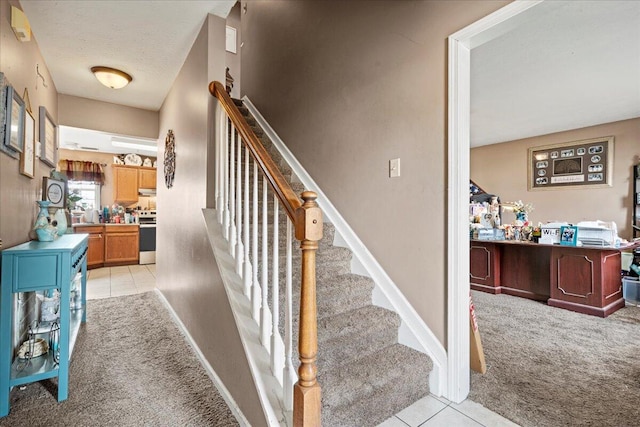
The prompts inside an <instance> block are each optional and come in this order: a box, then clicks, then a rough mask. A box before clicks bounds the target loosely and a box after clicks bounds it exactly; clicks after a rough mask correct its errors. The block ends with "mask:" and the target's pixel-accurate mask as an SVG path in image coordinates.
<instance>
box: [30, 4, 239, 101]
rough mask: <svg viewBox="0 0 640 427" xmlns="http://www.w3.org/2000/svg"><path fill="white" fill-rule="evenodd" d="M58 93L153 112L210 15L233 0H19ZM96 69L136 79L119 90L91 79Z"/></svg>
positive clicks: (221, 11) (225, 9) (223, 13)
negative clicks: (128, 75)
mask: <svg viewBox="0 0 640 427" xmlns="http://www.w3.org/2000/svg"><path fill="white" fill-rule="evenodd" d="M20 4H21V5H22V8H23V10H24V12H25V14H26V15H27V18H28V19H29V23H30V24H31V29H32V31H33V35H34V37H35V38H36V40H37V42H38V46H39V47H40V51H41V52H42V55H43V57H44V59H45V61H46V63H47V67H48V68H49V71H50V72H51V76H52V78H53V81H54V83H55V85H56V89H57V90H58V92H59V93H63V94H67V95H75V96H80V97H84V98H90V99H97V100H100V101H106V102H111V103H115V104H123V105H129V106H132V107H138V108H144V109H148V110H154V111H155V110H158V109H160V106H161V105H162V102H163V101H164V98H165V96H166V95H167V93H168V91H169V89H170V87H171V85H172V84H173V81H174V79H175V77H176V76H177V75H178V71H180V68H181V67H182V64H183V63H184V60H185V58H186V56H187V54H188V52H189V49H190V48H191V46H192V44H193V42H194V40H195V38H196V36H197V35H198V31H199V30H200V28H201V27H202V24H203V23H204V20H205V18H206V16H207V14H208V13H211V14H214V15H217V16H220V17H223V18H226V17H227V15H228V14H229V11H230V10H231V8H232V7H233V5H234V4H235V0H225V1H222V0H219V1H169V0H166V1H165V0H161V1H152V0H145V1H137V0H127V1H107V0H105V1H88V0H83V1H42V0H21V1H20ZM96 65H104V66H108V67H113V68H118V69H121V70H123V71H125V72H127V73H129V74H130V75H132V76H133V81H132V82H131V83H130V84H129V85H128V86H126V87H125V88H123V89H118V90H113V89H108V88H106V87H104V86H102V85H101V84H99V83H98V81H97V80H96V79H95V77H94V76H93V74H92V73H91V71H90V68H91V67H93V66H96Z"/></svg>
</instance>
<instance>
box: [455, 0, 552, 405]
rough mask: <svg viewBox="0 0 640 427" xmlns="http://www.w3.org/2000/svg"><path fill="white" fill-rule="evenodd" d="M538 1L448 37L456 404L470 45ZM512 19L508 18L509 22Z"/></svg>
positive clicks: (464, 336) (464, 290)
mask: <svg viewBox="0 0 640 427" xmlns="http://www.w3.org/2000/svg"><path fill="white" fill-rule="evenodd" d="M541 1H542V0H535V1H515V2H513V3H510V4H508V5H507V6H505V7H503V8H501V9H499V10H497V11H496V12H494V13H492V14H491V15H488V16H486V17H485V18H482V19H480V20H479V21H476V22H474V23H473V24H471V25H469V26H467V27H465V28H463V29H462V30H460V31H458V32H456V33H454V34H452V35H451V36H449V63H448V70H449V76H448V77H449V87H448V105H449V111H448V115H449V127H448V161H449V173H448V183H449V188H448V191H447V195H448V196H447V198H448V211H449V215H448V217H449V223H448V227H447V228H448V233H447V248H448V251H447V260H448V261H447V278H448V279H447V294H448V295H449V298H448V300H447V324H448V328H447V331H448V332H447V342H448V365H447V366H448V372H447V384H448V389H447V393H446V395H445V397H446V398H447V399H449V400H451V401H453V402H456V403H460V402H462V401H463V400H464V399H466V397H467V395H468V394H469V385H470V384H469V383H470V376H469V375H470V371H469V224H468V222H469V220H468V211H469V206H468V201H467V200H468V194H469V187H468V185H469V157H470V152H469V150H470V144H469V142H470V141H469V128H470V107H469V106H470V98H471V93H470V80H471V50H470V49H471V48H473V47H477V46H479V45H481V44H483V43H486V42H487V41H489V40H491V39H492V38H495V37H496V36H497V35H499V34H500V32H501V31H503V29H502V28H496V27H497V26H498V25H499V24H502V23H503V22H505V21H507V20H509V19H512V18H513V17H515V16H517V15H519V14H520V13H522V12H524V11H526V10H527V9H529V8H531V7H533V6H535V5H536V4H539V3H540V2H541ZM521 18H522V17H521ZM513 22H514V21H512V22H511V23H513Z"/></svg>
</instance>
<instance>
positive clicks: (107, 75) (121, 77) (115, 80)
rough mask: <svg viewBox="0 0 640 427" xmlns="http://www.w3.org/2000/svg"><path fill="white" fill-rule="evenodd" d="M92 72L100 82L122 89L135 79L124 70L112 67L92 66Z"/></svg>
mask: <svg viewBox="0 0 640 427" xmlns="http://www.w3.org/2000/svg"><path fill="white" fill-rule="evenodd" d="M91 72H92V73H93V74H94V75H95V76H96V79H98V81H99V82H100V83H102V84H103V85H105V86H106V87H109V88H111V89H121V88H123V87H125V86H126V85H128V84H129V83H130V82H131V80H133V78H132V77H131V76H130V75H129V74H127V73H125V72H124V71H120V70H116V69H115V68H110V67H91Z"/></svg>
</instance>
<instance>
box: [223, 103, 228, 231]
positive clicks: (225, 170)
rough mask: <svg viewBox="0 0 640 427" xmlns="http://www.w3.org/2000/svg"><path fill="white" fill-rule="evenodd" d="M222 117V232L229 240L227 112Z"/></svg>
mask: <svg viewBox="0 0 640 427" xmlns="http://www.w3.org/2000/svg"><path fill="white" fill-rule="evenodd" d="M222 116H223V118H224V137H223V138H222V162H223V166H222V175H223V176H222V185H223V192H224V195H223V197H224V200H223V203H222V205H223V209H224V218H223V220H222V233H223V235H224V238H225V240H227V241H228V240H229V118H228V117H227V113H225V112H223V113H222Z"/></svg>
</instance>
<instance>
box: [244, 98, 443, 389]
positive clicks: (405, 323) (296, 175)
mask: <svg viewBox="0 0 640 427" xmlns="http://www.w3.org/2000/svg"><path fill="white" fill-rule="evenodd" d="M242 101H243V102H244V105H245V106H246V107H247V108H248V110H249V112H250V113H251V114H252V115H253V117H254V118H255V119H256V122H257V123H258V124H259V125H260V127H261V128H262V130H263V131H264V132H265V134H266V135H267V136H268V137H269V139H271V142H272V143H273V145H274V146H275V147H276V149H277V150H278V151H279V152H280V155H281V156H282V158H283V159H284V160H285V161H286V162H287V163H288V165H289V167H291V169H292V171H293V172H292V180H294V181H296V180H297V181H300V182H301V183H302V184H304V186H305V188H313V189H314V191H315V192H316V193H317V195H318V199H317V202H318V205H319V206H320V208H321V209H322V211H323V214H324V215H325V216H326V218H327V221H328V222H330V223H331V224H333V226H334V227H335V230H336V233H335V239H334V242H333V245H334V246H342V247H346V248H349V249H350V250H351V251H352V252H353V258H352V262H351V272H352V273H355V274H360V275H363V276H367V277H370V278H371V279H373V281H374V282H375V288H374V290H373V304H374V305H377V306H380V307H383V308H386V309H389V310H392V311H394V312H395V313H397V314H398V315H399V316H400V319H401V324H400V328H399V331H398V342H399V343H400V344H403V345H406V346H407V347H410V348H413V349H414V350H417V351H420V352H422V353H425V354H427V355H428V356H429V357H430V358H431V360H432V362H433V370H432V372H431V374H430V375H429V389H430V392H431V393H433V394H434V395H436V396H446V395H447V352H446V350H445V349H444V346H443V345H442V344H441V343H440V341H439V340H438V338H437V337H436V336H435V334H434V333H433V332H432V331H431V329H430V328H429V327H428V326H427V324H426V323H425V322H424V320H422V318H421V317H420V316H419V315H418V313H417V312H416V311H415V309H414V308H413V306H412V305H411V304H410V303H409V301H407V299H406V297H405V296H404V295H403V294H402V292H400V290H399V289H398V287H397V286H396V284H395V283H394V282H393V280H391V278H390V277H389V275H388V274H387V273H386V272H385V271H384V269H383V268H382V266H381V265H380V264H379V263H378V261H376V259H375V258H374V256H373V255H372V254H371V252H370V251H369V250H368V249H367V247H366V246H365V245H364V243H362V241H361V240H360V238H359V237H358V236H357V235H356V233H355V232H354V231H353V229H352V228H351V227H350V226H349V224H348V223H347V221H346V220H345V219H344V218H343V217H342V215H340V212H338V210H337V209H336V208H335V206H333V204H332V203H331V201H330V200H329V199H328V198H327V196H326V195H325V194H324V193H323V192H322V190H321V189H320V187H319V186H318V185H317V184H316V183H315V181H314V180H313V178H311V176H310V175H309V174H308V173H307V171H306V170H305V169H304V168H303V167H302V165H301V164H300V162H299V161H298V159H297V158H296V157H295V156H294V155H293V153H291V151H289V149H288V148H287V146H286V145H285V144H284V142H283V141H282V140H281V139H280V137H279V136H278V134H277V133H276V132H275V131H274V130H273V128H271V126H270V125H269V123H267V121H266V120H265V119H264V117H263V116H262V114H260V112H259V111H258V109H257V108H256V107H255V106H254V105H253V103H252V102H251V100H250V99H249V98H248V97H247V96H244V97H243V98H242Z"/></svg>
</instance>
